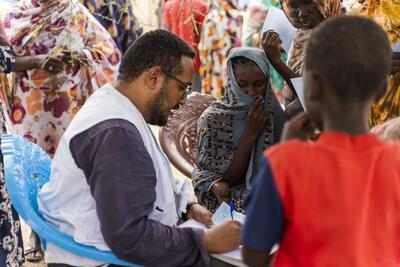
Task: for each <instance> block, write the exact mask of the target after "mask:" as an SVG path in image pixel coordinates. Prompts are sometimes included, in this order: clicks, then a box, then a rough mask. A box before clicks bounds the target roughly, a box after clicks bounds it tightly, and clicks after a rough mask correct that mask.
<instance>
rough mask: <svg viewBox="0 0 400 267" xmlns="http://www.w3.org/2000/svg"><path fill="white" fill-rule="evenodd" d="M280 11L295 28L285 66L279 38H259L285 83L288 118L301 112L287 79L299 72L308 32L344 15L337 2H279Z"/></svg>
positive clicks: (299, 74) (284, 93) (293, 0)
mask: <svg viewBox="0 0 400 267" xmlns="http://www.w3.org/2000/svg"><path fill="white" fill-rule="evenodd" d="M281 5H282V9H283V11H284V12H285V14H286V16H287V17H288V18H289V20H290V22H291V23H292V25H293V26H294V27H296V28H297V29H298V31H297V34H296V36H295V38H294V41H293V43H292V46H291V48H290V50H289V54H288V63H287V65H286V63H285V62H283V61H282V60H281V53H280V47H279V46H280V38H279V35H278V34H277V33H276V32H273V31H268V32H267V33H265V34H264V35H263V41H262V42H263V48H264V50H265V51H266V53H267V57H268V60H269V61H270V62H271V64H272V66H274V68H275V69H276V70H278V72H279V73H280V74H281V75H282V77H283V78H284V79H285V81H286V85H285V87H284V89H283V98H284V104H285V106H286V113H287V114H288V115H289V116H293V115H294V114H296V113H298V112H300V111H301V110H302V108H301V105H300V101H299V100H298V98H297V96H296V95H295V93H294V90H293V88H291V87H292V86H291V82H290V79H291V78H295V77H300V76H301V74H302V72H303V62H304V52H305V45H306V43H307V41H308V39H309V38H310V36H311V33H312V31H313V30H314V28H315V27H317V26H318V25H319V24H320V23H321V22H322V21H323V20H324V19H326V18H328V17H332V16H337V15H341V14H343V13H344V8H343V7H342V5H341V1H340V0H312V1H310V0H281Z"/></svg>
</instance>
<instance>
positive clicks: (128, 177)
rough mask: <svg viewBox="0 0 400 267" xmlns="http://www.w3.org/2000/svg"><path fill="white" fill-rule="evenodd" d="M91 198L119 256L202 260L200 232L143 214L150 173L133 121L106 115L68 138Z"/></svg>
mask: <svg viewBox="0 0 400 267" xmlns="http://www.w3.org/2000/svg"><path fill="white" fill-rule="evenodd" d="M70 148H71V152H72V155H73V157H74V159H75V162H76V163H77V165H78V166H79V167H80V168H81V169H82V170H83V171H84V173H85V176H86V178H87V182H88V184H89V186H90V192H91V194H92V196H93V198H94V200H95V202H96V208H97V214H98V217H99V220H100V225H101V231H102V234H103V237H104V240H105V242H106V244H107V245H108V246H109V247H110V249H111V250H112V251H113V252H114V253H115V254H116V255H117V256H118V257H119V258H121V259H123V260H126V261H129V262H134V263H137V264H141V265H145V266H182V265H186V266H204V265H207V264H208V255H207V252H206V249H205V247H204V245H203V242H204V240H203V237H204V232H203V230H200V229H194V228H175V227H170V226H166V225H163V224H161V223H160V222H158V221H154V220H151V219H149V218H148V216H149V214H150V213H151V212H152V211H153V205H154V202H155V199H156V192H155V185H156V182H157V180H156V174H155V170H154V167H153V162H152V160H151V158H150V155H149V154H148V152H147V150H146V148H145V146H144V144H143V141H142V139H141V136H140V134H139V132H138V130H137V129H136V127H135V126H134V125H132V124H130V123H129V122H127V121H124V120H108V121H105V122H102V123H100V124H98V125H96V126H94V127H92V128H91V129H89V130H87V131H86V132H84V133H82V134H79V135H77V136H75V137H74V138H73V139H72V140H71V145H70Z"/></svg>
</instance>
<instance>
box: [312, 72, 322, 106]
mask: <svg viewBox="0 0 400 267" xmlns="http://www.w3.org/2000/svg"><path fill="white" fill-rule="evenodd" d="M311 79H312V83H311V88H310V90H309V91H310V93H309V98H310V100H312V101H320V100H321V99H322V97H323V91H324V90H323V88H324V81H323V79H322V77H321V76H320V75H319V74H317V73H311Z"/></svg>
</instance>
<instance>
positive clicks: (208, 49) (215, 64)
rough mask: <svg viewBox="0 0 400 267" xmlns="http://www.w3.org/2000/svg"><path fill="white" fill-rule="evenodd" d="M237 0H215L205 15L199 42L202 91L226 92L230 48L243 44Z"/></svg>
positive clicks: (219, 94) (220, 93) (212, 92)
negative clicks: (227, 62)
mask: <svg viewBox="0 0 400 267" xmlns="http://www.w3.org/2000/svg"><path fill="white" fill-rule="evenodd" d="M237 8H238V3H237V0H214V1H212V4H211V7H210V9H209V12H208V14H207V16H206V18H205V19H204V22H203V28H202V31H201V37H200V42H199V46H198V48H199V55H200V60H201V67H200V77H201V80H202V92H203V93H206V94H211V95H213V96H215V97H221V96H223V95H224V88H225V87H226V85H227V79H226V61H227V55H228V53H229V50H231V49H232V48H233V47H239V46H241V42H240V40H241V31H242V16H241V15H240V12H239V10H237Z"/></svg>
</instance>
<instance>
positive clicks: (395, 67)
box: [390, 52, 400, 75]
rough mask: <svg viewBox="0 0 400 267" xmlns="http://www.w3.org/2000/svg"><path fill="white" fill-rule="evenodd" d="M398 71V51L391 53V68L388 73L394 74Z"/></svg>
mask: <svg viewBox="0 0 400 267" xmlns="http://www.w3.org/2000/svg"><path fill="white" fill-rule="evenodd" d="M399 72H400V53H397V52H395V53H393V57H392V70H391V72H390V74H392V75H395V74H397V73H399Z"/></svg>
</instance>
